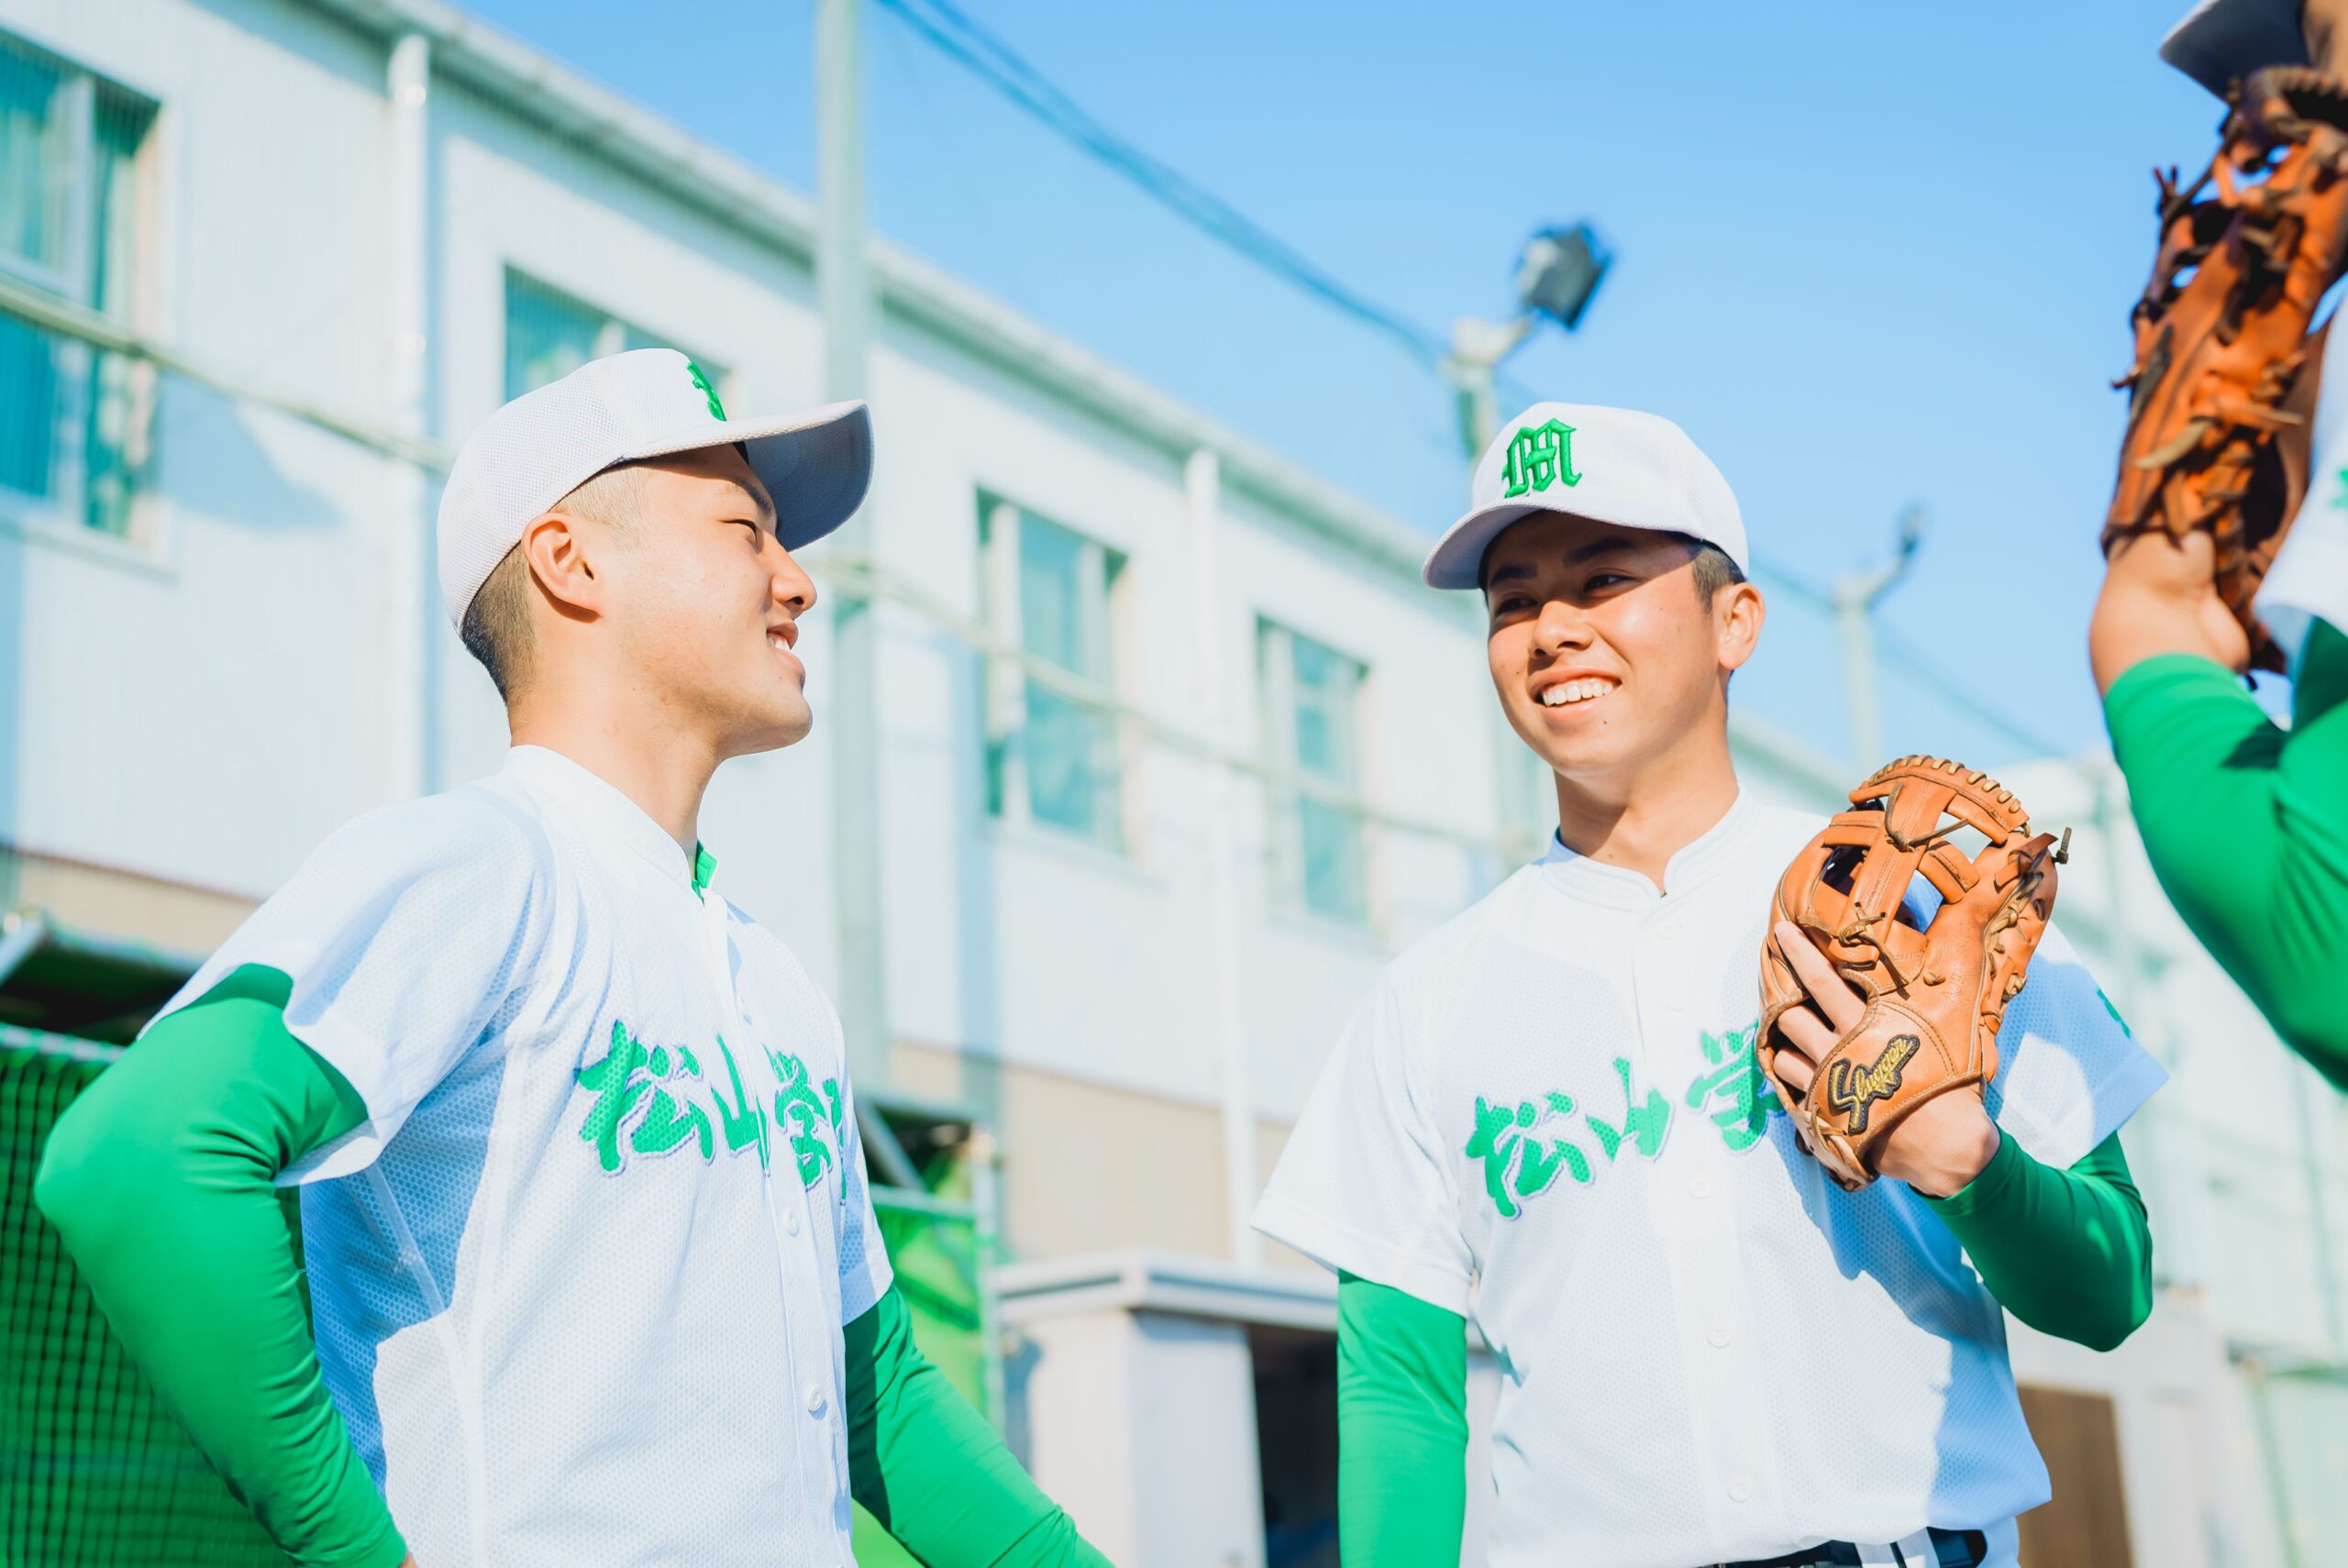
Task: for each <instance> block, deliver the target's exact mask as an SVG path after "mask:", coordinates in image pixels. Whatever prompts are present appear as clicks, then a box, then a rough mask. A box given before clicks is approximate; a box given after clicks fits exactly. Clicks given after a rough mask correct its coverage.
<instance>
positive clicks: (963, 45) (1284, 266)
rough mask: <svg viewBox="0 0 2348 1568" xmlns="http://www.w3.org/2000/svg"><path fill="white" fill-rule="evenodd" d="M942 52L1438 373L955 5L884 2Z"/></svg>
mask: <svg viewBox="0 0 2348 1568" xmlns="http://www.w3.org/2000/svg"><path fill="white" fill-rule="evenodd" d="M879 4H880V5H881V6H883V7H885V8H886V9H888V10H889V11H891V12H893V13H894V14H895V15H897V16H898V17H901V18H903V20H904V22H905V23H906V25H907V26H909V27H911V28H914V31H916V32H918V33H919V34H920V35H921V36H922V37H923V38H925V39H927V40H928V41H929V42H930V43H931V44H932V45H933V46H935V47H936V49H937V50H939V51H940V52H941V53H943V54H945V55H946V56H947V58H949V59H951V60H953V61H955V62H956V63H958V64H959V65H961V66H962V67H963V68H964V69H966V70H968V71H969V72H970V73H971V74H972V75H974V76H976V77H977V78H978V79H979V80H980V82H982V83H985V84H986V85H988V86H990V87H991V88H993V89H994V90H995V91H996V92H997V93H999V94H1002V96H1003V97H1005V98H1007V99H1009V100H1010V101H1011V102H1012V103H1013V104H1014V105H1017V106H1018V107H1019V108H1021V109H1023V110H1024V111H1025V112H1026V113H1027V114H1029V115H1031V116H1034V117H1035V118H1036V119H1037V120H1039V121H1041V122H1042V123H1043V124H1044V126H1045V127H1047V128H1048V129H1050V130H1052V131H1053V132H1055V133H1057V134H1058V135H1059V136H1060V137H1062V138H1065V139H1067V140H1069V141H1070V142H1072V143H1073V144H1075V145H1076V146H1077V147H1078V148H1079V149H1081V150H1083V151H1084V152H1086V153H1088V154H1090V155H1091V157H1092V158H1093V159H1095V160H1098V161H1099V162H1101V163H1102V164H1104V165H1106V166H1107V167H1108V168H1110V169H1111V170H1113V171H1115V172H1116V173H1118V174H1120V175H1122V176H1124V178H1125V179H1126V180H1127V181H1128V182H1131V183H1133V184H1134V185H1135V186H1136V187H1138V188H1139V189H1140V190H1141V191H1142V192H1143V193H1145V194H1146V195H1148V196H1149V197H1151V198H1152V199H1153V200H1155V201H1157V203H1159V204H1161V205H1164V206H1166V207H1168V208H1169V209H1171V210H1172V211H1173V212H1174V213H1176V214H1177V215H1180V217H1182V218H1184V219H1185V220H1187V221H1188V222H1190V223H1191V224H1192V225H1194V226H1197V227H1199V228H1201V229H1202V230H1204V231H1205V232H1206V233H1207V234H1209V235H1210V236H1212V237H1214V238H1216V239H1218V240H1220V241H1222V242H1223V243H1224V245H1226V246H1228V247H1229V248H1232V249H1233V250H1235V251H1237V252H1238V253H1239V254H1240V255H1242V256H1244V257H1246V259H1249V260H1251V261H1254V262H1255V263H1257V265H1258V266H1261V267H1263V268H1265V269H1266V270H1267V271H1271V272H1273V273H1275V274H1277V275H1279V277H1281V278H1284V279H1285V280H1287V281H1288V282H1290V283H1291V284H1293V285H1295V286H1296V287H1297V288H1299V289H1301V290H1303V291H1304V292H1305V293H1309V294H1311V295H1312V296H1314V297H1315V298H1317V299H1319V300H1321V301H1322V302H1323V303H1324V304H1328V305H1331V306H1333V307H1334V308H1335V309H1336V310H1338V311H1341V312H1343V313H1344V314H1345V315H1348V316H1351V317H1352V318H1353V319H1354V320H1356V321H1357V322H1358V323H1360V324H1361V325H1362V326H1366V327H1368V328H1369V329H1370V330H1371V331H1373V332H1376V333H1378V334H1379V335H1380V336H1381V337H1385V338H1387V339H1388V340H1390V341H1391V342H1393V343H1395V344H1396V345H1398V346H1400V347H1401V348H1402V349H1403V350H1404V351H1405V352H1407V353H1409V354H1410V355H1411V357H1412V359H1415V360H1417V361H1418V362H1419V363H1421V364H1422V365H1423V366H1424V367H1425V368H1426V369H1428V370H1434V371H1437V372H1440V370H1441V369H1442V365H1443V361H1444V359H1445V357H1446V356H1447V355H1448V353H1449V352H1450V346H1449V345H1448V344H1447V343H1446V342H1445V339H1444V338H1443V337H1441V336H1440V335H1439V334H1437V333H1434V332H1433V331H1430V330H1429V329H1428V328H1426V327H1424V326H1420V325H1419V324H1418V323H1416V322H1414V321H1412V320H1411V319H1410V318H1409V317H1407V316H1405V315H1401V313H1400V312H1398V311H1394V310H1391V309H1389V308H1388V307H1386V306H1384V305H1381V304H1378V303H1377V302H1375V301H1373V300H1371V299H1368V297H1366V296H1365V295H1363V294H1361V293H1358V292H1357V291H1356V290H1354V289H1352V288H1350V287H1348V286H1346V284H1345V283H1343V282H1340V281H1338V279H1337V278H1336V277H1335V276H1334V275H1333V274H1331V273H1330V272H1329V271H1326V270H1325V269H1324V268H1322V267H1320V266H1318V265H1316V264H1315V263H1314V262H1313V261H1312V260H1311V259H1309V258H1307V257H1306V256H1304V255H1303V254H1302V253H1301V252H1300V251H1298V250H1297V249H1296V248H1294V247H1293V246H1291V245H1290V244H1289V243H1288V242H1287V241H1285V240H1283V239H1281V238H1280V237H1279V236H1278V235H1275V234H1273V233H1272V232H1271V231H1270V230H1269V229H1267V228H1265V227H1264V226H1262V225H1261V224H1259V223H1257V222H1256V221H1255V220H1254V219H1253V218H1250V217H1249V216H1247V215H1246V214H1245V213H1242V212H1241V211H1239V210H1238V209H1237V208H1236V207H1235V206H1233V205H1232V204H1230V203H1228V202H1226V201H1224V199H1223V198H1222V197H1220V196H1218V195H1216V194H1215V193H1213V192H1212V191H1210V190H1208V189H1207V188H1206V187H1205V186H1203V185H1201V184H1200V183H1199V182H1197V181H1195V180H1192V179H1191V178H1190V176H1188V175H1186V174H1184V173H1183V172H1182V171H1180V170H1178V169H1176V168H1174V167H1173V166H1172V165H1170V164H1168V163H1167V162H1165V161H1164V160H1161V159H1158V158H1157V157H1155V156H1154V155H1152V154H1151V153H1149V152H1147V151H1146V150H1144V149H1142V148H1140V147H1137V146H1135V144H1134V143H1132V142H1130V141H1127V140H1126V139H1124V138H1123V137H1121V136H1119V135H1117V134H1116V133H1115V132H1114V131H1113V130H1111V129H1110V128H1109V127H1106V126H1105V125H1103V124H1102V123H1101V121H1100V120H1098V119H1096V118H1095V117H1093V116H1092V115H1091V113H1089V112H1088V111H1087V110H1085V109H1084V108H1083V106H1082V105H1079V104H1078V103H1077V102H1076V101H1075V100H1074V99H1072V98H1070V97H1069V95H1068V94H1066V93H1065V92H1063V91H1062V90H1061V89H1060V88H1059V87H1058V85H1056V84H1055V83H1053V82H1052V81H1051V79H1050V78H1048V77H1047V76H1045V75H1044V74H1043V72H1040V71H1038V70H1036V67H1035V66H1034V65H1032V64H1031V63H1029V62H1028V61H1027V60H1026V59H1025V58H1024V56H1022V55H1021V54H1020V53H1019V52H1018V51H1017V50H1014V49H1013V48H1012V47H1011V46H1010V45H1009V44H1008V43H1006V42H1004V41H1003V39H1002V38H1001V37H999V36H997V35H996V34H994V33H992V32H990V31H989V30H988V29H987V28H984V27H982V26H980V24H979V23H978V22H977V21H975V20H973V19H972V18H971V17H969V15H968V14H967V13H965V12H964V11H962V10H961V9H960V8H959V7H958V6H955V5H954V4H953V3H952V0H879Z"/></svg>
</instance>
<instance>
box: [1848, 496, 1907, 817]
mask: <svg viewBox="0 0 2348 1568" xmlns="http://www.w3.org/2000/svg"><path fill="white" fill-rule="evenodd" d="M1923 539H1924V509H1923V508H1922V507H1921V506H1911V507H1909V508H1908V509H1907V510H1906V511H1904V512H1902V513H1900V514H1899V553H1898V554H1896V555H1894V556H1893V557H1892V558H1891V559H1890V560H1888V561H1887V562H1885V563H1884V564H1883V565H1882V566H1879V567H1876V568H1874V569H1871V570H1866V571H1855V572H1848V573H1845V574H1844V576H1842V577H1839V578H1836V579H1835V580H1834V586H1833V590H1832V591H1831V593H1830V597H1831V598H1832V599H1833V603H1834V621H1835V626H1836V629H1837V630H1838V631H1839V632H1841V634H1842V640H1843V704H1844V712H1845V714H1846V715H1847V717H1848V719H1849V721H1850V730H1851V762H1852V765H1853V766H1854V767H1857V768H1858V770H1859V771H1860V772H1862V773H1865V772H1866V771H1868V770H1870V769H1872V768H1874V767H1877V765H1878V764H1880V763H1881V762H1883V761H1884V760H1885V758H1884V756H1883V720H1882V716H1881V714H1880V713H1879V712H1877V708H1876V698H1875V626H1874V624H1873V623H1872V622H1871V621H1870V620H1869V619H1868V617H1869V616H1870V615H1872V614H1873V613H1874V612H1875V604H1876V601H1877V600H1878V599H1881V598H1882V597H1883V596H1884V595H1885V594H1887V593H1888V592H1890V591H1891V588H1892V585H1893V584H1894V583H1896V582H1898V581H1899V580H1900V579H1901V578H1903V577H1905V576H1907V575H1908V568H1909V566H1910V565H1911V563H1912V562H1913V561H1914V560H1915V558H1916V549H1917V547H1918V546H1920V545H1921V544H1922V543H1923Z"/></svg>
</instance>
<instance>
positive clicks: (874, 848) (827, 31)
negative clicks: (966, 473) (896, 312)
mask: <svg viewBox="0 0 2348 1568" xmlns="http://www.w3.org/2000/svg"><path fill="white" fill-rule="evenodd" d="M862 3H863V0H816V4H815V186H816V197H817V203H818V207H819V213H818V223H817V227H816V237H815V293H816V297H817V300H818V302H819V304H821V306H822V309H823V314H824V394H825V396H826V397H828V398H831V399H833V400H835V401H836V400H840V399H845V398H856V397H862V396H863V395H864V388H865V369H866V366H865V357H866V345H867V336H868V333H869V328H870V322H871V311H872V292H871V282H870V279H869V276H868V274H867V272H866V269H865V254H864V61H863V53H862V47H863V46H862V41H861V39H860V37H859V33H860V21H861V16H860V13H861V9H862ZM881 489H882V491H883V493H885V487H881ZM827 553H830V554H839V555H846V556H849V557H852V558H856V559H859V560H869V559H872V558H874V551H873V539H872V509H871V507H870V506H869V505H868V506H867V507H866V508H865V510H864V511H863V512H861V513H858V515H857V516H856V517H855V518H854V519H852V520H851V521H850V522H849V523H848V524H847V525H846V526H844V527H843V528H841V529H840V530H839V531H838V532H837V533H836V534H835V535H834V536H833V543H832V545H831V547H830V550H829V551H828V552H827ZM872 616H873V606H872V602H871V600H870V599H869V598H868V597H867V596H865V595H864V594H862V593H859V592H856V591H852V590H850V589H847V588H843V587H841V586H840V585H838V584H836V583H835V584H834V585H833V589H832V631H833V646H832V699H831V712H829V713H828V714H827V715H826V722H827V723H828V724H829V726H830V730H831V741H832V856H833V858H832V867H833V869H832V876H833V889H832V898H833V907H834V909H835V911H836V914H837V919H838V925H839V987H838V991H839V994H838V997H837V1000H838V1003H839V1010H840V1027H841V1032H842V1034H843V1036H844V1038H845V1040H846V1043H847V1059H848V1070H849V1072H850V1073H851V1074H852V1075H854V1076H855V1077H857V1078H858V1079H860V1080H862V1081H863V1082H865V1083H868V1084H879V1083H885V1082H886V1081H887V1080H888V1072H889V1061H888V1051H889V1031H888V1015H887V1006H888V993H887V987H886V975H885V972H884V970H883V967H882V953H881V937H882V924H883V922H882V919H881V803H880V755H879V754H880V734H879V714H878V713H877V712H876V704H877V702H878V699H879V691H880V682H879V679H878V675H877V667H878V662H879V661H878V657H877V649H876V648H875V646H874V637H873V631H874V628H873V624H872Z"/></svg>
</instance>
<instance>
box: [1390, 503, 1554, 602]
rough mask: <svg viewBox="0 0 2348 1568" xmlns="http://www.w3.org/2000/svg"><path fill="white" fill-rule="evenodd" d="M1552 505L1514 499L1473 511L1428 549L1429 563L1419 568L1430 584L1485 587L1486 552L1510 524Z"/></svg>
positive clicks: (1445, 586)
mask: <svg viewBox="0 0 2348 1568" xmlns="http://www.w3.org/2000/svg"><path fill="white" fill-rule="evenodd" d="M1547 510H1548V508H1546V507H1542V506H1527V505H1525V504H1524V503H1523V502H1515V501H1512V502H1506V503H1505V504H1502V505H1499V506H1486V507H1483V508H1480V509H1479V510H1478V511H1474V512H1470V513H1467V516H1465V517H1462V518H1461V519H1460V520H1459V521H1458V522H1456V523H1454V524H1453V525H1451V527H1450V528H1449V529H1448V530H1447V531H1446V532H1445V534H1444V536H1443V537H1442V538H1441V539H1439V540H1437V541H1436V542H1435V547H1434V549H1433V550H1430V551H1429V552H1428V553H1427V563H1426V565H1425V566H1423V567H1422V568H1421V569H1419V575H1420V577H1422V578H1423V579H1424V580H1425V581H1426V585H1427V586H1428V587H1429V588H1481V587H1483V586H1484V579H1483V573H1484V552H1485V551H1486V550H1488V549H1490V548H1491V547H1492V541H1493V540H1494V539H1497V538H1499V537H1500V536H1501V530H1502V529H1504V528H1506V527H1507V526H1508V525H1510V524H1512V523H1514V522H1518V521H1520V520H1521V519H1523V518H1526V517H1530V516H1532V515H1533V514H1534V513H1536V512H1545V511H1547Z"/></svg>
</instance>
